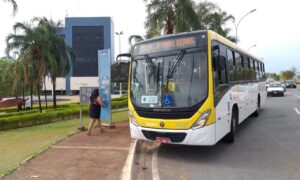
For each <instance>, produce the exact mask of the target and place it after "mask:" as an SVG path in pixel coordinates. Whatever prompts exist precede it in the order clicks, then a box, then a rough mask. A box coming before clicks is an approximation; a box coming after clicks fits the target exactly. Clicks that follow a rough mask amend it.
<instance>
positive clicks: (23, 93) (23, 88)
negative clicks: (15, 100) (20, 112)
mask: <svg viewBox="0 0 300 180" xmlns="http://www.w3.org/2000/svg"><path fill="white" fill-rule="evenodd" d="M22 95H23V102H22V104H23V109H25V103H24V102H25V86H24V81H23V82H22Z"/></svg>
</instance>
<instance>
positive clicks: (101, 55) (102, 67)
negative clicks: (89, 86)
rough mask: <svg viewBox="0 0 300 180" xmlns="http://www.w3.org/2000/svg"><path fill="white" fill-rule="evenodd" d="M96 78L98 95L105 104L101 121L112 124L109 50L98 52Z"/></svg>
mask: <svg viewBox="0 0 300 180" xmlns="http://www.w3.org/2000/svg"><path fill="white" fill-rule="evenodd" d="M98 76H99V94H100V97H101V99H102V101H103V103H104V104H105V108H102V109H101V120H105V121H109V124H112V119H111V103H110V97H111V96H110V82H111V81H110V49H104V50H99V51H98Z"/></svg>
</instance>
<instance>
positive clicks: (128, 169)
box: [121, 140, 137, 180]
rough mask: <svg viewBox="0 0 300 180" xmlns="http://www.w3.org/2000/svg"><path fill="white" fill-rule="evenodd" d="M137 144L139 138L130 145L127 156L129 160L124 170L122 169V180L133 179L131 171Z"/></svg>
mask: <svg viewBox="0 0 300 180" xmlns="http://www.w3.org/2000/svg"><path fill="white" fill-rule="evenodd" d="M136 144H137V140H134V142H133V143H131V146H130V151H129V153H128V156H127V160H126V163H125V166H124V167H123V170H122V175H121V179H122V180H128V179H129V180H130V179H132V177H131V175H132V174H131V173H132V172H131V171H132V166H133V160H134V155H135V149H136V146H137V145H136Z"/></svg>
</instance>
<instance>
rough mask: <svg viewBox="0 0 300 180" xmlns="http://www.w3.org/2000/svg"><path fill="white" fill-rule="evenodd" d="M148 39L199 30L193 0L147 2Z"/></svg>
mask: <svg viewBox="0 0 300 180" xmlns="http://www.w3.org/2000/svg"><path fill="white" fill-rule="evenodd" d="M145 2H146V8H147V10H146V11H147V14H148V15H147V18H146V23H145V27H146V29H147V33H146V38H151V37H154V36H160V35H161V34H173V33H175V32H184V31H188V30H191V29H193V30H196V29H199V28H200V26H199V22H198V19H197V14H196V12H195V11H194V6H195V4H194V2H193V1H192V0H149V1H147V0H145Z"/></svg>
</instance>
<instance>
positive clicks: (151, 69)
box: [144, 55, 153, 73]
mask: <svg viewBox="0 0 300 180" xmlns="http://www.w3.org/2000/svg"><path fill="white" fill-rule="evenodd" d="M144 57H145V59H146V63H147V66H148V67H149V69H150V72H151V73H153V67H152V62H151V59H150V57H149V56H148V55H144Z"/></svg>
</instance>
